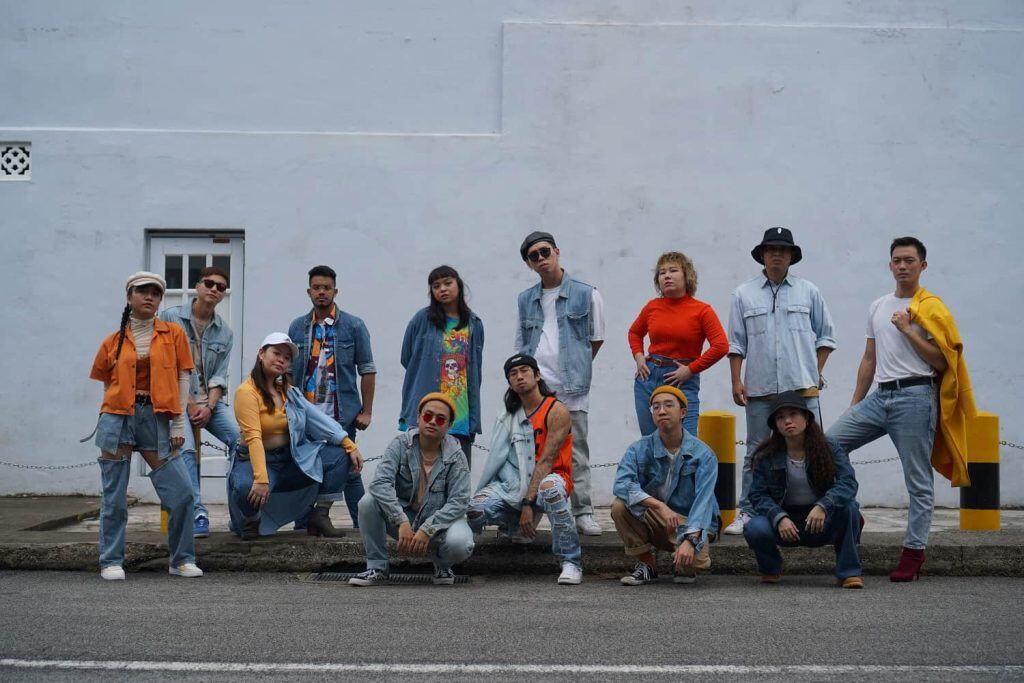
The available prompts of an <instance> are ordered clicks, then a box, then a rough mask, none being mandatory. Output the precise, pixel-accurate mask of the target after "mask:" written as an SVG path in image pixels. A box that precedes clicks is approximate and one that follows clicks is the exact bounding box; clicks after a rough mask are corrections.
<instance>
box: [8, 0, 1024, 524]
mask: <svg viewBox="0 0 1024 683" xmlns="http://www.w3.org/2000/svg"><path fill="white" fill-rule="evenodd" d="M641 4H642V6H639V5H641ZM769 4H771V5H772V6H773V7H767V5H769ZM634 5H637V6H636V7H634ZM0 16H3V17H4V21H2V22H0V60H2V63H3V65H4V66H3V68H2V69H0V93H3V98H2V99H0V140H30V141H31V142H32V145H33V160H32V163H33V174H32V180H31V182H0V207H3V208H2V211H0V233H2V236H3V237H4V238H5V239H4V244H5V249H4V250H3V251H2V253H0V287H2V289H3V291H4V292H5V293H6V295H7V296H6V305H5V306H4V307H3V309H2V313H0V315H2V316H3V322H4V328H5V329H7V330H9V331H13V335H11V336H9V337H8V338H7V339H6V340H5V341H4V342H3V350H4V354H3V356H4V358H5V360H4V369H5V374H6V375H7V384H8V387H9V388H11V389H9V390H8V391H5V392H3V395H2V396H0V415H2V416H3V417H2V418H0V460H4V461H8V462H23V463H36V464H44V465H55V464H71V463H78V462H84V461H86V460H89V459H90V458H93V457H94V456H95V449H94V447H93V446H92V445H90V444H79V443H78V438H79V437H81V436H83V435H84V434H86V433H88V431H89V430H90V429H92V426H93V424H94V421H95V414H96V410H97V407H98V404H99V396H100V388H99V387H98V385H96V383H94V382H91V381H89V380H88V379H87V376H88V368H89V365H90V363H91V361H92V357H93V354H94V352H95V349H96V347H97V346H98V344H99V341H100V340H101V338H102V337H103V336H104V335H105V334H108V333H109V332H110V331H112V330H113V329H114V328H115V326H116V324H117V321H118V316H119V313H120V309H121V306H122V304H123V299H122V294H121V291H122V286H123V281H124V277H125V276H126V274H128V273H129V272H131V271H134V270H136V269H138V268H140V267H142V266H143V265H144V251H145V241H144V232H143V231H144V229H146V228H166V229H196V228H222V229H233V230H244V231H245V235H246V291H245V320H246V329H245V333H244V338H243V339H241V343H243V344H244V345H245V359H244V362H243V365H244V366H246V367H248V366H249V365H251V363H252V361H253V357H254V350H255V345H256V344H257V343H258V342H259V340H260V339H262V337H263V336H264V335H265V334H266V333H267V332H269V331H271V330H274V329H282V330H283V329H285V327H286V325H287V324H288V322H289V321H290V320H291V319H292V318H293V317H295V316H296V315H299V314H300V313H302V312H303V311H304V310H305V309H306V308H307V307H308V305H309V304H308V300H307V299H306V298H305V293H304V290H305V286H306V284H305V271H306V270H307V269H308V268H309V267H310V266H311V265H314V264H316V263H319V262H326V263H329V264H331V265H333V266H334V267H335V268H336V269H337V270H338V271H339V273H341V274H342V276H341V282H340V285H339V286H340V289H341V298H340V305H341V306H342V307H343V308H345V309H346V310H350V311H351V312H353V313H355V314H357V315H359V316H361V317H363V319H364V320H365V321H366V323H367V325H368V327H369V329H370V331H371V334H372V335H373V344H374V352H375V356H376V358H377V362H378V366H379V368H380V374H379V375H378V390H377V396H378V398H377V402H376V405H375V421H374V424H373V426H372V428H371V430H370V431H369V432H368V433H367V434H365V435H364V436H362V437H361V444H362V448H363V449H364V453H365V454H366V455H368V456H369V455H374V454H377V453H379V452H380V451H381V450H382V449H383V448H384V446H385V445H386V443H387V442H388V440H389V439H390V437H391V436H392V434H393V430H394V426H395V423H396V421H397V414H398V407H399V403H400V399H399V395H398V394H399V389H400V387H401V381H402V372H401V367H400V366H399V364H398V355H399V348H400V344H401V337H402V333H403V331H404V328H405V324H406V322H407V321H408V318H409V317H410V316H411V315H412V313H413V312H414V311H415V310H416V309H417V308H418V307H420V306H422V305H424V304H425V302H426V283H425V277H426V273H427V272H428V271H429V270H430V269H431V268H432V267H433V266H435V265H438V264H440V263H450V264H451V265H454V266H455V267H457V268H458V269H459V270H460V271H461V272H462V274H463V276H464V278H465V279H466V281H467V282H468V283H469V284H470V287H471V288H472V293H473V298H472V305H473V306H474V308H475V309H476V310H477V311H478V312H479V313H480V315H481V316H482V317H483V319H484V324H485V327H486V330H487V338H488V343H487V347H486V349H485V366H486V367H485V380H484V388H483V391H484V396H485V402H484V416H485V424H487V425H489V424H490V422H491V421H492V420H493V418H494V416H495V414H496V411H497V410H498V409H499V406H500V397H501V393H502V392H503V391H504V386H505V385H504V382H503V379H502V377H501V373H500V366H501V363H502V361H503V360H504V358H505V357H507V355H509V353H510V352H511V344H512V337H513V330H512V318H513V315H512V314H513V310H514V309H513V307H514V298H515V294H516V292H518V291H520V290H521V289H523V288H525V287H527V286H529V285H530V284H532V282H533V276H532V274H531V273H530V272H529V271H528V270H527V269H526V267H525V266H524V265H523V264H522V262H521V261H520V259H519V256H518V253H517V248H518V245H519V242H520V240H521V239H522V237H523V235H525V234H526V233H527V232H529V231H530V230H531V229H534V228H544V229H548V230H550V231H552V232H553V233H554V234H555V235H556V237H557V238H558V241H559V244H560V246H561V247H562V254H563V262H564V264H565V266H566V267H567V268H568V269H570V270H571V272H573V273H574V274H575V275H577V276H579V277H581V278H583V279H585V280H588V281H590V282H592V283H594V284H595V285H597V286H598V287H599V288H600V289H601V290H602V292H603V293H604V296H605V298H606V300H607V302H608V341H607V343H606V344H605V346H604V348H603V349H602V351H601V354H600V356H599V357H598V359H597V363H596V374H595V384H594V390H593V396H592V414H591V450H592V454H593V460H594V462H598V463H600V462H609V461H614V460H617V459H618V457H619V456H620V455H621V453H622V451H623V450H624V449H625V447H626V446H627V445H628V443H629V442H631V441H632V440H633V439H634V438H636V426H635V417H634V414H633V405H632V367H633V365H632V360H631V358H630V354H629V350H628V347H627V344H626V328H627V327H628V325H629V323H630V322H631V321H632V319H633V317H634V316H635V315H636V313H637V311H639V309H640V307H641V306H642V305H643V303H644V302H645V301H646V300H647V299H648V298H650V297H651V296H653V294H654V293H653V290H652V289H651V287H650V269H651V267H652V266H653V263H654V260H655V259H656V257H657V255H658V254H659V253H660V252H661V251H663V250H665V249H670V248H672V249H681V250H683V251H685V252H687V253H688V254H689V255H690V256H691V257H693V258H694V260H695V261H696V263H697V266H698V268H699V271H700V278H701V282H700V291H699V293H698V296H699V297H700V298H703V299H705V300H707V301H709V302H710V303H711V304H713V305H714V307H715V309H716V310H717V311H718V313H719V315H720V317H722V318H723V319H724V318H725V317H726V316H727V310H728V308H727V307H728V302H729V297H730V294H731V291H732V289H733V287H735V285H736V284H737V283H739V282H740V281H742V280H744V279H746V278H747V277H750V276H751V275H753V274H755V273H756V272H757V266H756V264H755V263H754V262H753V261H752V260H751V258H750V256H749V250H750V248H751V247H752V246H753V245H754V244H755V243H756V242H757V241H758V240H759V238H760V234H761V231H762V230H763V229H764V228H765V227H768V226H772V225H785V226H788V227H790V228H792V229H793V230H794V232H795V234H796V237H797V239H798V241H799V243H800V244H801V245H802V246H803V248H804V253H805V260H804V262H803V263H801V264H800V265H799V266H797V267H796V268H795V271H794V272H796V273H797V274H799V275H801V276H803V277H807V278H809V279H811V280H813V281H814V282H816V283H817V284H818V285H819V287H820V288H821V289H822V291H823V292H824V294H825V296H826V298H827V299H828V301H829V303H830V306H831V308H832V312H833V316H834V317H835V320H836V323H837V327H838V333H839V342H840V349H839V350H838V351H837V352H836V353H835V354H834V355H833V357H832V359H831V360H830V362H829V366H828V368H827V371H826V375H827V377H828V378H829V381H830V386H829V389H828V390H827V392H826V393H825V395H824V397H823V411H824V413H825V421H826V423H830V422H831V421H832V420H833V419H834V418H835V417H837V416H838V415H839V413H840V412H841V411H842V410H843V408H844V407H845V405H846V404H847V403H848V401H849V396H850V393H851V391H852V386H853V381H854V375H855V371H856V365H857V362H858V360H859V357H860V352H861V350H862V346H863V341H862V340H863V328H864V321H865V315H866V309H867V305H868V303H869V302H870V301H871V300H873V299H874V298H875V297H877V296H879V295H880V294H882V293H884V292H885V291H887V290H889V289H891V288H892V283H891V279H890V277H889V275H888V271H887V270H886V260H887V256H888V254H887V247H888V243H889V241H890V239H891V238H892V237H894V236H896V235H899V234H906V233H911V234H916V235H918V236H919V237H921V238H922V239H923V240H924V241H925V243H926V244H927V245H928V247H929V252H930V253H929V255H930V258H929V261H930V264H931V267H930V268H929V270H928V272H927V273H926V277H925V285H926V286H927V287H929V288H930V289H932V290H933V291H935V292H936V293H938V294H940V295H941V296H943V298H944V299H945V300H946V302H947V304H948V305H949V307H950V308H951V309H952V311H953V312H954V314H955V315H956V317H957V320H958V323H959V325H960V329H961V332H962V334H963V337H964V339H965V340H966V344H967V349H968V356H967V358H968V362H969V365H970V368H971V371H972V376H973V380H974V384H975V390H976V395H977V396H978V399H979V404H980V406H981V407H982V408H983V409H987V410H992V411H994V412H997V413H999V414H1000V415H1001V416H1002V417H1003V427H1002V438H1004V439H1009V440H1011V441H1016V442H1018V443H1020V442H1024V429H1022V428H1021V427H1020V426H1019V423H1018V421H1017V419H1016V418H1017V416H1019V415H1021V413H1022V408H1024V390H1022V382H1021V380H1022V379H1024V373H1022V372H1021V369H1020V363H1018V362H1016V361H1015V358H1016V354H1015V353H1014V351H1013V346H1012V341H1013V340H1016V339H1019V338H1020V337H1021V332H1022V326H1021V322H1020V316H1019V315H1018V314H1017V309H1018V307H1019V302H1020V301H1021V299H1022V297H1024V287H1022V278H1021V271H1020V267H1019V265H1018V263H1019V254H1020V252H1021V249H1022V247H1024V239H1022V237H1021V231H1020V226H1019V222H1020V216H1021V215H1024V199H1022V198H1024V154H1022V148H1024V133H1022V132H1021V131H1022V129H1021V127H1020V121H1021V120H1024V69H1022V67H1021V66H1020V55H1021V54H1024V35H1022V29H1024V5H1022V4H1021V3H1017V2H1012V1H1009V0H1008V1H1006V2H996V1H980V2H976V1H970V2H968V1H966V0H964V1H962V2H945V3H934V2H900V1H897V0H877V1H875V2H870V3H856V4H851V3H846V2H839V1H838V0H836V1H823V2H816V3H808V4H805V5H801V4H800V3H796V4H792V5H791V6H790V5H787V6H786V7H783V6H781V5H776V4H775V3H759V2H755V1H753V0H732V1H730V2H696V3H686V4H682V3H675V2H651V3H617V2H612V1H610V0H601V1H598V2H582V1H580V2H573V1H565V0H563V1H559V2H550V1H548V2H540V1H533V2H530V1H526V0H523V1H518V2H517V1H513V0H505V1H503V2H493V3H479V2H472V1H471V0H460V1H454V0H453V1H449V2H444V3H411V2H391V1H387V2H385V1H381V2H372V3H370V2H362V3H360V2H349V3H334V2H324V1H321V0H308V1H306V2H295V3H259V2H257V3H254V2H222V3H217V4H216V5H215V6H210V5H209V4H208V3H200V2H186V3H177V4H175V5H174V6H173V7H171V6H167V7H163V6H159V7H158V6H146V7H140V6H138V5H137V4H136V3H126V2H115V1H112V0H101V1H98V2H92V3H88V4H84V5H83V4H81V3H77V2H73V1H71V0H65V1H62V2H56V1H46V2H37V3H18V2H15V1H14V0H0ZM1008 341H1009V342H1010V343H1009V344H1008ZM1008 347H1009V348H1008ZM17 388H23V390H21V391H18V390H12V389H17ZM702 402H703V406H704V407H705V408H708V409H712V408H732V407H733V406H732V405H731V399H730V398H729V385H728V369H727V367H726V364H725V362H723V363H720V364H719V365H718V366H716V367H715V368H713V369H712V370H710V371H709V372H707V373H706V374H705V376H704V379H703V389H702ZM740 423H741V425H742V420H740ZM485 436H486V435H485ZM738 436H739V437H740V438H742V436H743V434H742V426H741V428H740V434H738ZM891 455H894V451H893V449H892V448H891V446H890V445H889V444H888V443H887V442H885V443H883V442H881V441H880V442H877V443H876V444H874V445H872V446H870V447H866V448H864V449H862V450H861V451H859V452H858V453H857V454H856V456H855V460H864V459H873V458H880V457H889V456H891ZM481 457H482V454H480V455H478V456H477V458H478V462H480V458H481ZM1003 457H1004V461H1003V466H1002V473H1003V479H1002V496H1003V502H1004V504H1013V505H1020V504H1024V494H1022V493H1021V491H1022V489H1024V487H1022V486H1021V485H1022V484H1024V457H1022V456H1021V455H1020V452H1019V451H1004V452H1003ZM598 472H599V474H598V475H597V476H595V478H594V484H595V491H596V497H597V499H598V500H599V501H602V502H607V501H608V500H609V499H610V485H611V477H612V473H613V469H610V468H609V469H603V470H599V471H598ZM858 475H859V478H860V481H861V493H860V498H861V501H862V502H864V503H869V504H892V505H900V504H904V502H905V493H904V489H903V485H902V477H901V471H900V468H899V465H898V463H893V462H890V463H885V464H880V465H868V466H864V467H862V468H859V469H858ZM133 486H134V490H135V491H136V492H138V493H141V494H142V495H146V496H150V495H151V491H150V490H149V489H148V482H146V481H145V480H137V479H136V480H133ZM938 488H939V495H938V501H939V503H940V504H946V505H955V504H956V503H957V500H958V497H957V495H956V492H955V491H953V490H949V489H948V488H946V487H944V486H942V485H941V484H940V485H939V487H938ZM69 491H78V492H85V493H96V492H97V491H98V474H97V472H96V470H95V469H92V468H88V469H76V470H60V471H52V472H40V471H33V470H22V469H14V468H10V467H7V466H3V465H0V493H15V492H69ZM216 493H219V491H213V492H211V495H213V494H216Z"/></svg>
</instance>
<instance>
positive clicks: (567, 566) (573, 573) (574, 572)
mask: <svg viewBox="0 0 1024 683" xmlns="http://www.w3.org/2000/svg"><path fill="white" fill-rule="evenodd" d="M582 582H583V570H582V569H580V568H579V567H577V566H576V565H574V564H573V563H572V562H563V563H562V573H561V574H559V576H558V583H559V584H560V585H562V586H577V585H579V584H580V583H582Z"/></svg>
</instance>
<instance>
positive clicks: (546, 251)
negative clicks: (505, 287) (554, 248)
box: [526, 247, 551, 263]
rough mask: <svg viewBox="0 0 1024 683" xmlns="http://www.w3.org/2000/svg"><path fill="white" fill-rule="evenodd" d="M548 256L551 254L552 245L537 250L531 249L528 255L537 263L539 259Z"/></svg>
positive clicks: (527, 256)
mask: <svg viewBox="0 0 1024 683" xmlns="http://www.w3.org/2000/svg"><path fill="white" fill-rule="evenodd" d="M548 256H551V247H541V248H539V249H537V250H536V251H531V252H530V253H528V254H527V255H526V258H528V259H530V260H531V261H533V262H534V263H536V262H537V261H540V260H541V259H542V258H547V257H548Z"/></svg>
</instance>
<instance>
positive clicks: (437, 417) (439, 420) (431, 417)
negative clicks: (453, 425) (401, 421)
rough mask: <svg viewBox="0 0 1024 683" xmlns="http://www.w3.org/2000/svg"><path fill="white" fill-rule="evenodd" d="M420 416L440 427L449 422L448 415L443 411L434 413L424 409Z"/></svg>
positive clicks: (428, 422)
mask: <svg viewBox="0 0 1024 683" xmlns="http://www.w3.org/2000/svg"><path fill="white" fill-rule="evenodd" d="M420 417H421V418H422V419H423V421H424V422H426V423H427V424H430V423H431V422H433V423H434V424H436V425H437V426H438V427H444V426H445V424H447V423H448V416H447V415H442V414H441V413H432V412H430V411H429V410H424V411H423V412H422V413H420Z"/></svg>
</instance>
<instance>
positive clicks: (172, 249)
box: [139, 233, 245, 502]
mask: <svg viewBox="0 0 1024 683" xmlns="http://www.w3.org/2000/svg"><path fill="white" fill-rule="evenodd" d="M244 245H245V238H244V237H243V236H242V235H238V234H230V235H223V236H222V235H216V234H204V235H196V236H182V235H181V234H180V233H179V234H178V235H168V236H161V235H160V234H159V233H150V235H149V266H148V268H149V270H150V271H152V272H154V273H159V274H160V275H162V276H163V277H164V279H165V280H167V292H166V294H165V295H164V301H163V306H162V308H170V307H171V306H177V305H179V304H181V303H184V302H185V301H191V299H192V297H193V296H195V292H196V290H195V284H196V281H197V280H198V279H199V271H201V270H202V269H203V268H206V267H207V266H219V267H220V268H223V269H224V270H226V271H227V272H228V274H229V276H230V279H231V281H230V284H231V286H230V287H229V288H228V290H227V292H226V293H225V295H224V299H223V301H221V302H220V304H218V305H217V313H218V314H219V315H220V317H221V318H223V319H224V322H226V323H227V325H228V327H230V328H231V330H232V331H233V332H234V335H235V344H234V346H233V347H232V349H231V358H230V360H229V362H228V389H227V391H225V393H224V395H225V397H226V398H227V400H228V402H229V403H230V402H231V401H232V397H233V396H234V392H235V389H236V388H237V387H238V384H239V382H241V381H242V344H241V340H242V325H243V321H242V292H243V286H244V282H243V279H244V265H245V264H244ZM201 440H202V441H205V442H208V443H210V444H213V445H212V446H209V445H208V446H205V447H202V449H201V458H202V465H201V467H200V471H201V472H202V477H203V478H204V479H206V478H208V477H217V478H221V479H223V478H224V477H225V476H226V474H227V449H226V448H225V446H224V444H223V443H221V442H220V441H218V440H217V439H216V438H214V436H213V435H212V434H210V433H208V432H206V431H205V430H204V431H203V432H202V436H201ZM139 462H140V463H143V465H144V464H145V463H144V462H143V460H142V459H141V458H139ZM223 495H224V487H223V486H222V485H213V486H208V487H206V486H204V487H203V500H204V501H205V500H207V497H208V496H209V500H210V502H220V501H221V500H222V499H223Z"/></svg>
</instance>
